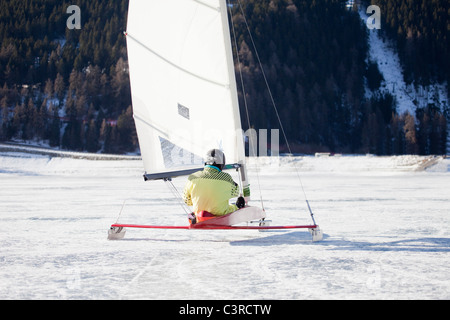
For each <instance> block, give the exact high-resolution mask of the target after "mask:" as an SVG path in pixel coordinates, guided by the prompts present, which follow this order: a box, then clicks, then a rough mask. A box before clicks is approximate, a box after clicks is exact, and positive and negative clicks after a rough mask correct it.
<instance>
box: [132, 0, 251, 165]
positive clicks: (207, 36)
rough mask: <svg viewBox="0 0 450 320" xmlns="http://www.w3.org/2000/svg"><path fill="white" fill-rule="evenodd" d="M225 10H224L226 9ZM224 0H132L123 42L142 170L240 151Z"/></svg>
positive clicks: (238, 157)
mask: <svg viewBox="0 0 450 320" xmlns="http://www.w3.org/2000/svg"><path fill="white" fill-rule="evenodd" d="M224 10H225V11H224ZM228 32H229V31H228V21H227V16H226V5H225V1H224V0H220V1H219V0H208V1H204V0H130V4H129V13H128V26H127V48H128V59H129V67H130V82H131V94H132V102H133V112H134V118H135V123H136V129H137V133H138V138H139V144H140V148H141V154H142V158H143V160H144V167H145V170H146V172H147V173H159V172H164V171H167V170H168V169H170V171H173V170H174V169H180V170H181V169H183V168H187V167H192V166H196V167H198V166H199V165H202V164H203V163H202V161H203V160H202V157H203V155H204V154H205V153H206V151H207V150H209V149H211V148H219V149H221V150H223V151H224V153H225V154H226V157H227V162H228V163H242V162H243V159H244V154H243V141H242V130H241V123H240V117H239V110H238V105H237V93H236V84H235V79H234V69H233V61H232V57H231V47H230V40H229V34H228Z"/></svg>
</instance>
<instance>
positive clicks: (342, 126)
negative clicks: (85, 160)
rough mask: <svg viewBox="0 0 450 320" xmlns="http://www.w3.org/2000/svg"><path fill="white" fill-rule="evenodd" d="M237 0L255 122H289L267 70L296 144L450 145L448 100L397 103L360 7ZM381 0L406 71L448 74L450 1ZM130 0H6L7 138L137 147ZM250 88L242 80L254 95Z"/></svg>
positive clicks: (440, 78) (2, 24) (81, 146)
mask: <svg viewBox="0 0 450 320" xmlns="http://www.w3.org/2000/svg"><path fill="white" fill-rule="evenodd" d="M229 2H230V4H233V6H231V7H230V8H231V12H232V19H233V25H234V27H235V31H236V34H237V43H238V49H235V62H236V68H235V69H236V72H237V74H238V75H239V71H242V75H243V79H244V83H245V93H246V102H247V105H248V108H249V113H250V125H251V126H252V127H254V128H256V129H276V128H280V127H279V123H278V120H277V116H276V114H275V112H274V108H273V106H272V101H271V99H270V96H269V93H268V90H267V87H266V85H265V81H264V78H263V77H262V70H264V72H265V75H266V76H267V80H268V83H269V87H270V89H271V92H272V94H273V98H274V101H275V103H276V106H277V108H278V111H279V113H280V118H281V121H282V123H283V125H284V129H285V131H286V134H287V136H288V139H289V142H290V145H291V147H293V151H296V152H307V153H312V152H317V151H329V152H352V153H355V152H362V153H366V152H370V153H376V154H403V153H421V154H429V153H438V154H439V153H445V143H446V137H447V121H446V118H445V116H446V115H447V114H446V112H448V106H447V109H446V108H443V107H442V106H437V105H433V104H430V105H426V106H425V107H423V106H420V107H418V108H417V110H416V112H415V113H413V114H397V113H396V101H395V98H394V97H393V96H392V95H390V94H389V93H387V92H386V91H383V90H382V83H383V81H384V79H383V76H382V75H381V74H380V72H379V70H378V67H377V65H376V63H374V62H373V61H369V59H368V45H369V44H368V41H367V39H368V36H367V35H368V32H369V30H368V29H367V27H366V26H365V24H364V22H363V21H361V18H360V17H359V15H358V12H357V8H356V6H355V7H354V8H353V10H348V9H347V8H346V6H345V3H346V1H343V0H240V2H241V3H242V4H243V7H242V11H243V12H244V13H245V19H244V16H243V15H242V11H241V8H240V7H239V6H237V5H236V4H237V1H236V0H233V1H229ZM372 2H373V3H376V4H378V5H379V6H380V7H381V8H382V13H383V14H382V21H383V24H382V26H383V27H382V30H371V31H370V32H381V33H382V34H383V35H384V36H385V37H386V39H391V40H393V41H395V44H396V46H397V47H398V52H399V55H400V58H401V61H402V67H403V69H404V78H405V81H406V82H407V83H414V85H416V84H417V85H429V84H433V83H445V81H447V82H448V81H449V74H450V71H449V59H448V56H449V40H448V34H449V30H450V27H449V22H448V21H449V19H448V15H449V8H448V3H447V2H446V0H418V1H409V0H395V1H394V0H379V1H378V0H377V1H372ZM72 4H76V5H78V6H79V7H80V9H81V29H80V30H77V29H68V28H67V27H66V20H67V19H68V17H69V16H70V14H68V13H66V9H67V7H69V6H70V5H72ZM359 5H360V6H363V7H367V5H369V3H368V2H367V3H366V2H362V3H359ZM127 8H128V0H77V1H60V0H1V1H0V41H1V43H0V108H1V112H0V140H11V139H16V140H17V139H19V140H20V139H22V140H35V141H46V142H47V143H48V144H49V145H51V146H53V147H60V148H63V149H70V150H87V151H91V152H114V153H123V152H132V151H135V150H137V149H138V142H137V138H136V133H135V129H134V122H133V119H132V111H131V98H130V87H129V79H128V69H127V53H126V42H125V37H124V35H123V31H125V30H126V20H127ZM245 20H246V21H247V23H248V26H249V28H250V30H251V32H252V36H253V40H254V42H255V46H256V49H257V52H256V51H255V48H254V47H253V43H252V40H251V38H250V36H249V33H248V32H247V27H246V24H245ZM258 56H259V58H260V60H261V63H262V69H261V65H260V64H259V61H258V59H257V58H258ZM237 57H239V61H240V63H241V64H240V65H238V63H237V61H238V59H237ZM239 84H240V79H238V85H239ZM368 92H370V94H367V93H368ZM242 93H243V90H242V88H241V87H240V85H239V97H240V102H241V105H244V100H243V98H244V97H243V94H242ZM241 111H242V119H243V121H242V123H243V126H244V129H246V127H247V119H246V113H245V112H244V110H243V108H241ZM280 142H281V143H282V144H284V141H280ZM282 150H283V149H282Z"/></svg>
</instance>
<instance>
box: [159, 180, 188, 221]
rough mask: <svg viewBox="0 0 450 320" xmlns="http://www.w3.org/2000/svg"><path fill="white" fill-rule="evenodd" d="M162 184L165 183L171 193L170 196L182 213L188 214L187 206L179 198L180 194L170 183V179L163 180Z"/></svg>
mask: <svg viewBox="0 0 450 320" xmlns="http://www.w3.org/2000/svg"><path fill="white" fill-rule="evenodd" d="M164 182H166V185H167V187H168V188H169V190H170V191H171V192H172V195H173V197H174V198H175V199H177V201H178V204H179V205H180V206H181V207H182V208H183V210H184V212H185V213H186V214H189V210H188V208H187V205H186V204H185V203H184V201H183V198H182V197H181V194H180V193H179V192H178V190H177V188H176V187H175V185H174V184H173V182H172V179H170V178H165V179H164Z"/></svg>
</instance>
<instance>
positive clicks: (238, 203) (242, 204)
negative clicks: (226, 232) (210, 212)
mask: <svg viewBox="0 0 450 320" xmlns="http://www.w3.org/2000/svg"><path fill="white" fill-rule="evenodd" d="M236 207H238V208H239V209H242V208H243V207H245V199H244V197H239V198H238V199H237V200H236Z"/></svg>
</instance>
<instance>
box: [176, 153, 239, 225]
mask: <svg viewBox="0 0 450 320" xmlns="http://www.w3.org/2000/svg"><path fill="white" fill-rule="evenodd" d="M224 167H225V154H224V153H223V152H222V151H221V150H219V149H211V150H209V151H208V152H207V153H206V161H205V167H204V169H203V170H202V171H197V172H195V173H193V174H191V175H189V177H188V181H187V182H186V186H185V188H184V191H183V200H184V202H185V203H186V204H187V205H188V206H192V207H193V209H194V211H193V213H192V214H190V215H189V220H190V223H192V224H195V223H196V222H200V221H202V220H204V219H205V218H211V217H214V216H223V215H226V214H229V213H232V212H234V211H236V210H238V209H241V208H243V207H245V199H244V198H243V197H242V196H239V186H238V184H237V183H236V182H234V180H233V178H232V177H231V176H230V175H229V174H228V173H226V172H223V171H222V170H223V168H224ZM235 197H238V199H237V201H236V203H235V204H230V203H229V200H230V199H231V198H235Z"/></svg>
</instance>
